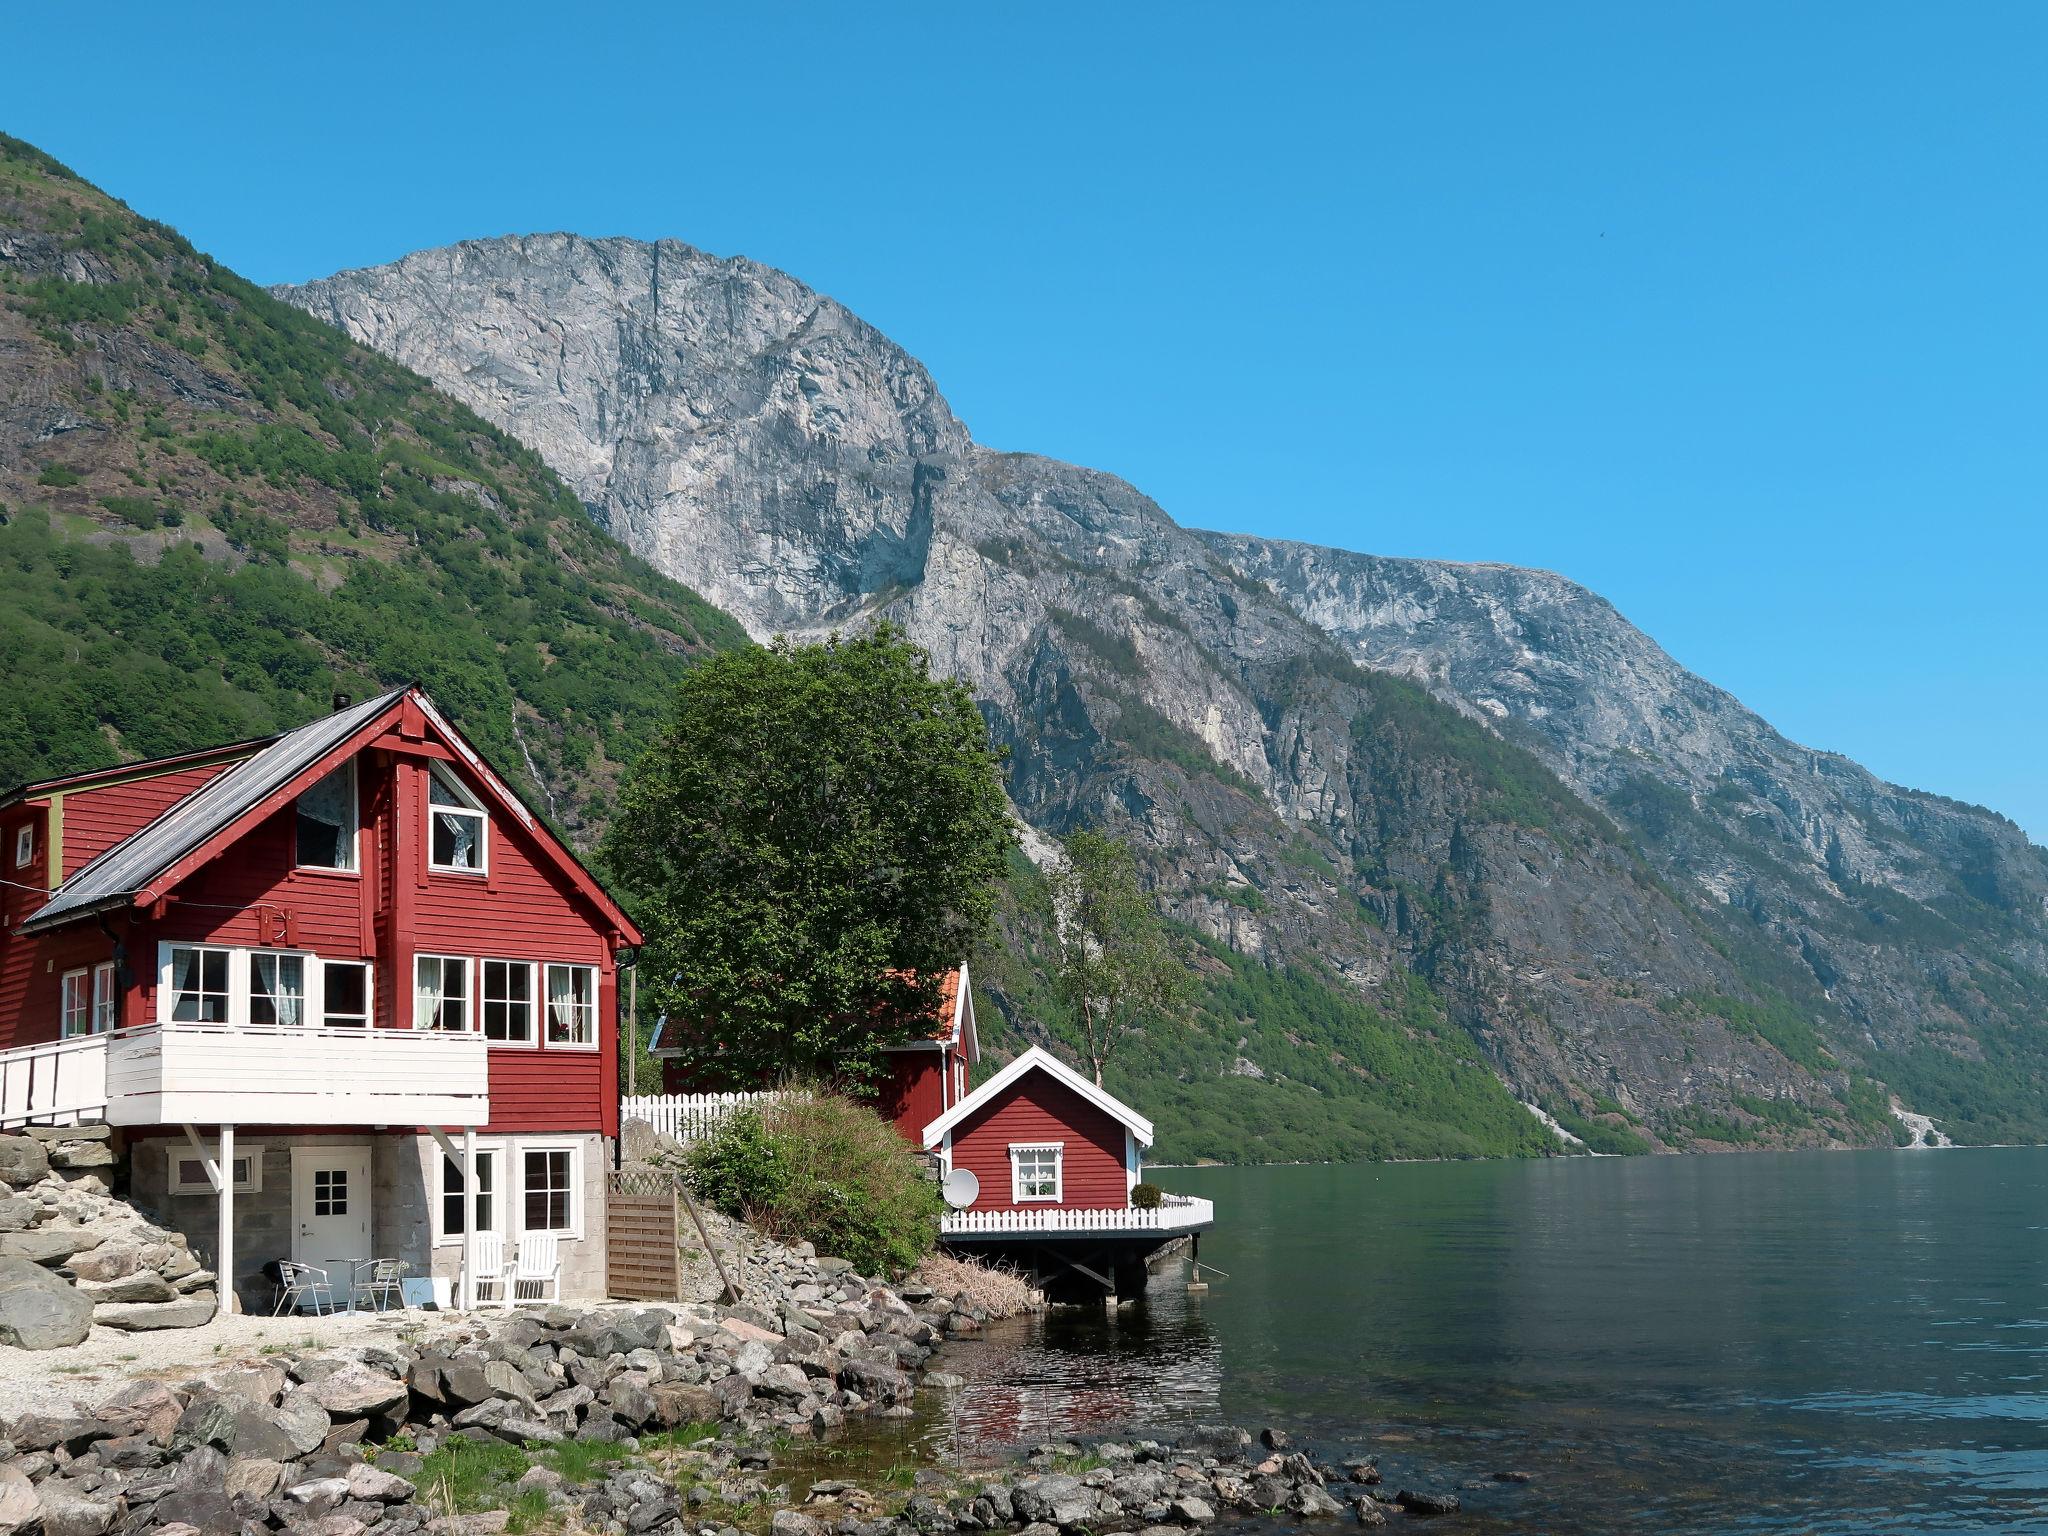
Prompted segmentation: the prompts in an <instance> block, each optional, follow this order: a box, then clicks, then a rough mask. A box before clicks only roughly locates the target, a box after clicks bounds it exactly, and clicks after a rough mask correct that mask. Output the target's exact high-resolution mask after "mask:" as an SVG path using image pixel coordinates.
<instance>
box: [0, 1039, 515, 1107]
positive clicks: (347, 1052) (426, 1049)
mask: <svg viewBox="0 0 2048 1536" xmlns="http://www.w3.org/2000/svg"><path fill="white" fill-rule="evenodd" d="M487 1045H488V1042H487V1041H486V1040H485V1039H484V1037H483V1036H481V1035H473V1034H443V1033H439V1032H437V1031H432V1030H410V1029H331V1028H330V1029H321V1028H312V1027H294V1026H290V1025H260V1024H257V1025H251V1024H194V1023H169V1024H144V1025H139V1026H137V1027H135V1028H132V1029H118V1030H115V1031H114V1032H112V1033H111V1034H104V1035H80V1036H77V1037H75V1038H73V1039H70V1040H62V1041H57V1042H54V1043H51V1044H46V1045H27V1046H18V1047H16V1048H15V1049H13V1050H8V1051H0V1127H4V1126H8V1125H24V1124H28V1123H31V1122H41V1123H43V1124H52V1125H58V1124H74V1123H76V1122H77V1121H79V1120H82V1119H93V1120H101V1119H103V1120H106V1121H108V1122H109V1123H110V1124H113V1125H181V1124H187V1123H194V1124H206V1125H220V1124H231V1125H254V1124H265V1125H387V1124H390V1125H482V1124H484V1123H485V1122H486V1121H487V1120H489V1118H490V1071H489V1066H488V1058H487V1056H486V1047H487Z"/></svg>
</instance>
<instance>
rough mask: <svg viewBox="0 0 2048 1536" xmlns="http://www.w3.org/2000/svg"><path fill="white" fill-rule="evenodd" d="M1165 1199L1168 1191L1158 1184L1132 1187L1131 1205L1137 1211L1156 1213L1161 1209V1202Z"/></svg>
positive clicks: (1134, 1185)
mask: <svg viewBox="0 0 2048 1536" xmlns="http://www.w3.org/2000/svg"><path fill="white" fill-rule="evenodd" d="M1165 1198H1166V1191H1165V1190H1163V1189H1161V1188H1160V1187H1159V1186H1158V1185H1157V1184H1133V1185H1132V1186H1131V1205H1132V1206H1133V1207H1134V1208H1136V1209H1137V1210H1141V1211H1156V1210H1158V1209H1159V1202H1160V1201H1161V1200H1163V1199H1165Z"/></svg>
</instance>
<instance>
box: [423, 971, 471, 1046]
mask: <svg viewBox="0 0 2048 1536" xmlns="http://www.w3.org/2000/svg"><path fill="white" fill-rule="evenodd" d="M422 960H438V961H439V962H440V963H441V964H442V965H443V966H447V965H459V966H461V967H462V1023H461V1024H460V1025H459V1026H458V1027H457V1028H455V1029H441V1026H440V1024H439V1022H438V1019H437V1021H436V1022H435V1023H433V1024H422V1023H420V962H421V961H422ZM442 974H443V975H444V976H445V975H446V974H447V973H446V972H445V971H444V972H443V973H442ZM447 996H448V994H447V991H446V988H445V986H444V988H443V990H442V994H441V998H442V1001H441V1003H440V1005H439V1006H440V1007H442V1008H445V1007H446V1006H447ZM412 1027H413V1028H414V1029H425V1030H439V1031H440V1032H441V1033H442V1034H450V1035H460V1034H467V1033H468V1032H469V1031H470V1030H472V1029H474V1028H475V1027H476V962H475V961H473V960H471V959H470V958H469V956H467V955H436V954H427V953H425V952H419V953H416V954H414V955H413V957H412Z"/></svg>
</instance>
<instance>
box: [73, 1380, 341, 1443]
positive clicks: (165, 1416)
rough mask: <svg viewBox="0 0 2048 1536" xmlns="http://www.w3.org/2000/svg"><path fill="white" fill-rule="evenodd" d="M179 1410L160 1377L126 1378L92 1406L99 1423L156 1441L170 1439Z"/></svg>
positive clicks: (176, 1424)
mask: <svg viewBox="0 0 2048 1536" xmlns="http://www.w3.org/2000/svg"><path fill="white" fill-rule="evenodd" d="M183 1413H184V1409H183V1408H182V1407H181V1406H180V1404H179V1402H178V1399H177V1397H176V1395H175V1394H174V1393H173V1392H172V1391H171V1389H170V1388H169V1387H166V1386H165V1385H164V1384H163V1383H162V1382H160V1381H131V1382H128V1383H126V1384H125V1385H123V1386H121V1387H118V1388H116V1389H115V1391H114V1392H113V1393H112V1395H110V1396H109V1397H107V1398H106V1399H105V1400H104V1401H103V1402H102V1403H101V1404H100V1405H99V1407H97V1408H96V1409H94V1410H93V1414H94V1417H96V1418H98V1419H99V1420H100V1422H101V1423H103V1424H106V1425H108V1426H109V1427H111V1428H113V1429H116V1430H118V1431H119V1432H121V1433H123V1434H129V1435H147V1436H148V1437H149V1438H150V1439H152V1440H154V1441H155V1442H156V1443H157V1444H159V1445H162V1444H163V1443H164V1442H166V1441H167V1440H169V1439H170V1437H171V1433H172V1431H174V1430H175V1429H176V1428H177V1427H178V1420H179V1419H180V1418H181V1417H182V1416H183ZM323 1417H324V1416H323Z"/></svg>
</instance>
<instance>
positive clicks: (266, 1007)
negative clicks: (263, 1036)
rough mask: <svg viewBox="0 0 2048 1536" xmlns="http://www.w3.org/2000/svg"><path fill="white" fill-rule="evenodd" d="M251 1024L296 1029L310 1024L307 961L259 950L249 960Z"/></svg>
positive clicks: (302, 957) (293, 956) (295, 956)
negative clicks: (307, 1007)
mask: <svg viewBox="0 0 2048 1536" xmlns="http://www.w3.org/2000/svg"><path fill="white" fill-rule="evenodd" d="M249 1022H250V1023H251V1024H282V1025H285V1026H287V1027H289V1028H296V1027H297V1026H298V1025H301V1024H303V1023H305V1022H306V957H305V956H304V955H286V954H273V953H270V952H268V951H265V950H260V949H259V950H257V951H255V952H254V953H253V954H251V955H250V956H249Z"/></svg>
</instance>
